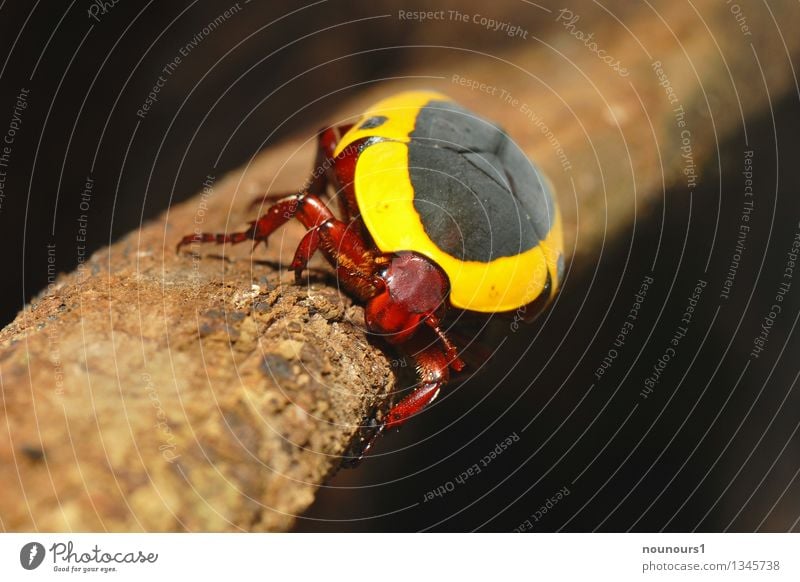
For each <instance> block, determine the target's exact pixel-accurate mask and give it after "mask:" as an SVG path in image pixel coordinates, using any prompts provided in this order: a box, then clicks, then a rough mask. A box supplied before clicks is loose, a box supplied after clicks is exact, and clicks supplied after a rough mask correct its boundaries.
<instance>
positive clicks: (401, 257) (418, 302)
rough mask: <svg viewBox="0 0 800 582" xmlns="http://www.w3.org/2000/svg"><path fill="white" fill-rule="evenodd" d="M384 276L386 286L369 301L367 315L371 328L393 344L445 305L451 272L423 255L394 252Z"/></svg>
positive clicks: (403, 338)
mask: <svg viewBox="0 0 800 582" xmlns="http://www.w3.org/2000/svg"><path fill="white" fill-rule="evenodd" d="M381 279H382V280H383V282H384V285H385V287H384V290H383V292H381V293H379V294H378V295H376V296H375V297H373V298H372V299H371V300H370V301H369V302H368V303H367V307H366V313H365V318H366V322H367V327H368V328H369V329H370V331H372V332H374V333H377V334H383V335H385V336H386V337H385V339H386V340H387V341H389V342H391V343H393V344H399V343H403V342H405V341H407V340H408V339H409V338H410V337H411V336H413V335H414V332H415V331H416V329H417V327H418V326H419V324H420V323H422V322H423V321H424V320H425V319H426V318H428V317H429V316H431V315H434V314H435V313H436V312H441V311H443V310H444V308H445V305H446V301H447V294H448V293H449V291H450V284H449V282H448V280H447V275H445V274H444V272H443V271H442V270H441V269H440V268H439V267H438V266H437V265H435V264H434V263H433V262H432V261H430V260H429V259H427V258H425V257H423V256H422V255H418V254H416V253H398V254H395V255H393V256H392V259H391V262H390V263H389V266H388V267H386V270H385V271H384V272H383V273H382V274H381Z"/></svg>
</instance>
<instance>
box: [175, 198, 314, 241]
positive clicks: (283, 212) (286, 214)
mask: <svg viewBox="0 0 800 582" xmlns="http://www.w3.org/2000/svg"><path fill="white" fill-rule="evenodd" d="M307 198H309V196H306V195H303V194H293V195H291V196H288V197H286V198H284V199H283V200H279V201H278V202H276V203H275V204H273V205H272V206H271V207H270V208H269V210H267V212H266V213H265V214H264V215H263V216H261V218H259V219H258V220H256V221H254V222H252V223H251V225H250V228H248V229H247V230H245V231H243V232H233V233H231V234H225V233H218V234H217V233H209V232H201V233H194V234H187V235H186V236H184V237H183V238H182V239H181V240H180V242H178V246H177V248H176V249H175V250H176V251H180V250H181V247H183V246H185V245H188V244H192V243H207V242H215V243H217V244H223V243H231V244H237V243H240V242H244V241H246V240H253V241H255V243H256V245H257V244H258V243H259V242H262V241H263V242H264V243H266V241H267V239H268V238H269V235H271V234H272V233H273V232H275V231H276V230H278V229H279V228H280V227H281V226H283V225H284V224H286V223H287V222H288V221H289V220H291V219H292V218H293V217H294V216H295V215H296V214H297V212H298V210H299V209H300V207H301V206H303V201H304V200H305V199H307ZM320 204H322V203H320ZM323 206H324V205H323Z"/></svg>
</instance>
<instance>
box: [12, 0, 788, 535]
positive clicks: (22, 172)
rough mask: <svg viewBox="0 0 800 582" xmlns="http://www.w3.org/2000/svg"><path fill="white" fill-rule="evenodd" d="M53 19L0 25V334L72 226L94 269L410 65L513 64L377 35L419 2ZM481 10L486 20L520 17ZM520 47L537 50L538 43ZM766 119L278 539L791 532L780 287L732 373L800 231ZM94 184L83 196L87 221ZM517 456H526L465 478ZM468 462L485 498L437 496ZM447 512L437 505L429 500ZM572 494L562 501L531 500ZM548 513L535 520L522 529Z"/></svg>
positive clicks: (774, 124)
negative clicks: (4, 162) (82, 231)
mask: <svg viewBox="0 0 800 582" xmlns="http://www.w3.org/2000/svg"><path fill="white" fill-rule="evenodd" d="M575 4H576V5H578V6H581V5H582V4H583V3H582V2H576V3H575ZM71 6H72V7H71V8H67V7H66V6H64V7H61V6H59V7H58V8H56V7H53V6H47V7H43V6H40V5H38V4H37V5H36V8H34V9H33V11H31V10H32V8H31V6H30V5H29V4H28V3H25V2H19V1H17V2H6V3H5V4H3V5H2V7H0V46H2V49H3V50H2V51H1V52H0V54H1V55H2V57H1V58H0V60H2V65H0V67H1V68H0V79H1V81H0V87H2V89H0V127H2V128H5V127H6V124H7V121H8V120H10V119H11V118H12V114H13V111H14V107H15V103H16V102H17V95H18V94H19V93H20V90H21V89H27V90H29V95H28V98H27V103H28V106H27V108H26V109H25V110H24V111H23V113H22V116H21V117H22V120H21V126H20V129H19V130H18V132H17V134H16V135H15V138H14V143H13V146H12V150H11V153H10V163H9V164H8V167H7V168H5V169H6V170H7V177H6V182H5V188H4V193H5V197H4V198H3V199H2V205H1V206H0V232H2V234H3V248H4V250H5V256H6V260H5V269H4V279H5V282H4V285H3V287H2V302H0V310H1V311H2V312H1V313H0V321H2V323H3V324H4V325H5V324H6V323H8V322H10V321H11V320H12V319H13V318H14V316H15V315H16V313H17V312H18V311H19V310H20V309H21V308H22V307H23V305H24V304H25V303H26V302H28V301H29V300H30V299H31V298H33V297H34V296H35V295H36V294H37V293H39V292H40V291H41V290H42V289H43V288H44V287H45V286H46V285H47V283H48V278H47V277H48V272H47V260H48V253H47V246H48V245H55V248H56V249H57V251H56V254H55V257H56V267H57V270H58V271H70V270H72V269H74V268H75V267H76V265H77V262H78V256H77V254H76V253H75V236H76V231H77V224H78V223H77V219H78V217H79V216H80V215H81V214H88V215H89V217H90V220H89V222H88V230H87V249H88V252H89V253H91V251H93V250H96V249H98V248H101V247H102V246H105V245H108V244H109V243H111V242H113V241H114V240H116V239H117V238H119V237H120V236H122V235H123V234H125V233H127V232H130V231H131V230H134V229H136V228H137V227H138V226H139V225H140V223H141V222H142V221H144V220H147V219H149V218H152V217H154V216H156V215H158V214H159V213H160V212H162V211H163V210H164V209H166V208H167V207H168V206H169V205H170V204H172V203H175V202H177V201H181V200H184V199H186V198H188V197H190V196H191V195H193V194H195V193H196V192H197V191H199V190H200V189H201V187H202V182H203V180H204V179H205V176H206V175H208V174H214V175H216V176H221V175H223V174H224V173H225V172H226V171H228V170H231V169H234V168H236V167H238V166H240V165H242V164H243V163H246V162H247V161H248V160H249V159H250V158H251V157H252V156H254V155H255V154H256V153H257V152H258V151H260V150H261V149H263V148H265V147H268V146H269V145H270V144H273V143H275V142H278V141H279V140H281V139H283V138H286V137H288V136H300V135H302V136H305V135H308V134H309V132H313V131H315V130H316V128H318V127H319V126H321V125H322V124H324V123H325V122H326V120H327V118H328V115H329V112H330V111H331V110H332V109H335V108H336V107H337V106H338V105H340V104H342V103H344V102H345V101H346V100H347V99H349V98H352V97H353V96H355V95H358V93H359V91H362V90H363V88H364V87H369V86H371V85H373V84H376V83H380V82H382V81H383V80H385V79H391V78H395V77H398V76H402V75H404V72H405V71H406V70H407V69H408V68H409V67H411V66H413V65H414V64H415V63H418V62H420V61H422V60H425V61H428V60H429V61H430V62H435V61H436V60H437V59H442V60H445V59H449V58H452V55H451V54H450V52H449V51H448V50H446V49H445V48H441V46H447V45H451V44H454V45H457V46H461V47H468V48H469V49H471V50H475V51H487V52H492V51H496V50H502V48H503V46H504V44H506V43H510V42H513V39H510V38H509V37H507V36H504V35H501V34H495V33H491V32H489V31H485V30H482V29H480V28H479V27H471V28H469V29H466V30H468V32H469V34H468V35H465V29H464V28H458V27H454V26H450V27H448V26H445V25H437V24H436V23H427V24H420V25H417V26H410V25H409V26H398V25H397V20H396V19H394V18H389V17H386V16H385V15H387V14H394V13H396V12H397V10H398V9H401V8H402V9H408V10H419V9H425V8H428V9H430V8H429V3H423V2H421V1H420V2H408V1H406V2H396V1H390V2H382V3H380V4H376V3H370V2H349V1H344V0H341V1H338V0H331V1H329V2H316V3H300V2H298V3H294V2H292V3H290V2H277V3H272V2H270V3H256V2H253V3H245V2H241V3H240V4H238V5H236V4H234V3H230V2H217V1H213V2H212V1H198V2H176V3H159V4H158V5H156V4H155V3H149V4H144V5H141V4H134V3H126V2H120V3H118V4H117V5H114V6H113V7H112V6H111V5H110V3H109V4H108V8H107V9H105V10H101V9H99V8H97V7H96V6H97V5H96V4H93V3H89V2H83V3H82V5H81V6H77V5H71ZM93 6H95V8H92V7H93ZM233 6H238V8H237V9H235V10H234V9H232V7H233ZM454 6H456V4H455V3H446V2H438V3H437V8H438V7H444V8H450V7H454ZM459 6H463V3H462V4H459ZM553 6H556V5H555V4H553ZM630 6H631V4H630V3H627V2H620V3H618V6H617V9H618V12H617V14H619V15H621V16H622V17H623V18H624V15H625V11H626V10H628V9H629V7H630ZM90 10H93V11H94V14H95V16H96V19H93V18H91V17H90V15H89V11H90ZM225 10H232V14H231V16H230V17H229V18H227V19H225V21H224V23H222V24H221V25H220V26H219V28H218V29H217V30H215V31H214V32H213V34H209V35H208V36H206V37H204V38H202V39H201V40H200V41H199V42H198V43H197V44H196V46H195V47H194V48H191V50H189V52H188V54H187V56H186V57H185V58H183V59H182V62H181V64H180V66H179V67H177V68H176V69H175V71H174V72H173V73H172V74H171V75H169V76H168V79H167V81H166V82H165V83H164V87H163V88H162V89H161V91H160V93H159V94H158V101H157V102H156V103H155V104H153V107H152V108H151V110H150V111H148V112H147V113H146V115H145V117H144V119H142V118H140V117H138V116H137V110H139V109H140V108H141V107H142V104H143V103H144V101H145V99H146V98H147V95H148V93H149V92H150V91H151V89H152V87H153V85H154V83H155V80H156V79H157V78H158V76H159V74H163V73H162V72H161V71H162V68H163V67H164V66H165V65H166V64H167V63H168V62H170V61H171V60H172V59H173V58H174V57H175V56H176V55H179V54H180V50H181V49H182V48H184V50H185V47H187V45H188V44H189V43H190V41H192V40H193V39H195V40H197V38H196V36H195V35H197V34H198V31H201V30H202V29H203V27H204V26H207V25H208V23H209V22H212V21H214V20H215V19H216V18H217V17H218V16H219V15H220V14H222V13H223V12H224V11H225ZM481 10H483V11H484V12H485V13H487V14H490V15H491V16H492V17H494V18H497V19H498V20H502V19H504V18H506V19H509V18H510V15H515V14H519V13H521V11H523V10H524V6H522V5H521V4H520V3H518V2H506V3H500V4H498V5H496V6H492V7H491V9H489V8H488V7H483V8H481ZM525 26H526V28H527V30H528V31H530V32H531V34H535V33H536V31H537V30H538V28H539V27H540V26H545V24H544V23H539V22H537V21H536V20H528V21H525ZM407 45H416V46H418V48H415V49H413V50H410V49H408V48H405V47H406V46H407ZM440 45H441V46H440ZM420 47H421V48H420ZM768 58H769V56H768V55H762V59H768ZM784 58H785V56H784ZM770 105H771V107H770V109H769V110H765V111H763V112H761V113H760V114H759V115H757V116H754V117H753V118H750V119H747V120H746V129H747V143H745V133H744V129H743V130H742V131H741V132H738V133H736V134H735V135H731V136H729V137H726V138H725V139H724V141H723V142H722V143H721V145H720V150H719V156H720V157H719V162H720V163H719V164H717V160H716V159H714V163H713V164H712V165H711V166H710V167H707V168H705V167H704V168H702V169H701V174H702V175H703V176H704V178H703V180H702V182H701V183H700V187H699V188H698V189H697V190H695V192H694V194H693V195H692V196H691V197H689V196H687V195H686V193H685V191H680V190H674V191H673V190H669V189H668V190H667V192H666V193H665V195H664V197H663V200H661V201H660V202H659V203H658V204H655V205H652V206H651V207H648V208H644V209H640V213H639V215H638V218H637V220H636V223H635V224H634V225H631V228H630V229H629V230H627V231H625V232H622V233H617V234H616V235H615V236H614V238H613V240H607V241H606V242H607V245H606V246H605V247H604V248H603V249H602V254H601V255H600V256H599V258H598V257H595V258H594V259H595V260H588V259H581V260H579V261H577V262H574V263H573V264H572V265H571V266H570V273H569V277H568V280H567V283H566V284H565V286H564V289H563V292H562V293H561V295H560V296H559V298H558V302H557V304H556V306H555V307H554V309H552V310H550V311H549V312H548V314H546V315H545V316H544V319H543V321H546V325H544V324H543V322H539V323H537V324H536V325H534V326H533V327H531V328H529V329H524V330H520V331H518V332H516V333H513V334H510V335H509V337H508V340H507V341H506V343H505V344H504V346H503V349H502V350H501V353H500V354H499V355H498V357H497V359H496V360H494V361H493V362H492V365H491V366H489V367H488V369H487V371H485V372H484V373H483V374H481V375H479V376H476V377H473V378H471V379H470V380H469V381H467V382H465V383H463V384H461V385H460V386H458V387H454V388H453V389H451V390H448V391H447V393H446V394H444V395H443V397H441V398H440V399H439V400H438V401H437V403H436V405H435V406H433V407H432V408H431V409H430V410H429V411H428V412H427V413H426V414H425V415H424V416H423V417H422V418H420V419H417V420H415V421H414V422H411V423H409V424H408V425H407V427H405V428H404V429H403V430H402V431H401V432H399V433H397V434H393V435H391V436H390V437H388V438H384V439H382V441H381V442H380V444H379V446H378V450H377V451H376V455H375V456H374V457H373V458H370V459H369V460H368V461H367V462H366V463H364V464H363V465H362V466H361V467H359V468H358V469H355V470H346V471H341V472H339V473H338V474H337V475H336V476H335V477H334V478H333V479H332V480H331V481H330V482H329V483H328V485H327V486H326V487H325V488H324V490H323V491H322V492H321V494H320V495H319V497H318V499H317V501H316V502H315V503H314V505H312V507H311V508H310V509H309V511H308V512H307V514H306V515H304V516H302V517H301V518H300V519H299V520H298V522H297V526H296V529H297V530H298V531H387V530H388V531H416V530H423V529H430V530H446V531H465V530H475V529H479V530H489V531H510V530H513V529H515V528H518V529H526V530H534V531H555V530H559V529H563V530H565V531H592V530H595V529H599V530H603V531H624V530H628V529H634V530H640V531H657V530H661V529H666V530H670V531H687V530H694V529H698V530H701V531H721V530H725V529H730V530H733V531H751V530H755V529H759V528H760V529H765V530H780V531H785V530H788V529H792V528H794V529H795V530H796V529H797V528H798V521H797V520H798V518H799V517H800V480H798V469H800V439H798V436H797V429H798V426H800V424H799V423H800V414H798V411H799V410H800V396H799V395H798V389H797V386H796V380H797V373H798V369H800V368H799V367H798V364H797V360H795V359H794V357H793V356H794V355H795V354H796V353H797V350H798V348H799V347H800V346H798V341H797V334H796V333H795V332H794V329H795V325H796V321H797V315H798V308H800V301H798V289H799V288H800V283H798V282H797V281H795V283H794V284H793V287H792V288H791V289H790V291H789V293H788V294H787V295H786V299H785V300H784V302H783V303H782V312H781V314H780V316H779V317H778V318H777V319H776V320H775V323H774V324H773V325H772V327H771V331H770V333H769V336H768V343H767V347H766V348H765V350H764V352H763V353H762V354H761V355H760V357H759V358H757V359H753V358H748V355H749V353H750V351H751V349H752V346H753V339H754V337H756V336H757V335H758V334H759V332H760V330H761V325H762V324H763V323H764V318H765V316H766V315H767V314H768V313H769V311H770V309H769V308H770V305H772V304H773V303H774V299H773V298H774V296H775V294H776V289H777V288H778V285H779V284H780V283H781V280H782V279H781V277H782V273H783V268H784V266H785V264H786V261H787V252H788V251H789V249H790V246H791V242H792V240H793V238H794V236H795V233H797V232H798V220H800V202H798V196H797V192H798V187H799V186H800V183H799V182H800V179H798V175H797V171H796V166H794V163H795V160H796V159H797V157H798V153H799V152H798V138H797V136H798V135H800V103H799V102H798V96H797V94H791V92H790V94H789V95H788V96H783V95H782V96H780V97H779V98H777V99H775V100H774V101H773V102H772V103H771V104H770ZM298 110H301V112H300V113H297V112H298ZM512 129H513V128H512ZM746 149H752V150H753V151H754V152H756V159H757V170H758V171H757V172H755V183H754V189H755V191H756V192H757V211H756V212H755V213H754V214H753V218H752V221H751V222H750V223H749V224H750V227H751V230H750V232H749V235H748V238H747V243H746V247H745V249H744V251H743V253H742V260H741V263H740V266H739V269H738V272H737V274H736V283H735V285H734V287H733V293H732V295H731V298H730V299H729V300H727V301H725V302H720V301H719V299H718V297H719V290H720V287H721V284H722V281H723V280H724V278H725V274H726V272H727V270H728V267H729V264H730V255H731V250H732V249H733V248H734V246H735V244H736V234H737V233H736V225H737V224H739V220H740V214H741V192H742V189H743V176H742V165H743V161H742V158H743V154H742V152H743V151H744V150H746ZM310 163H311V160H309V164H310ZM87 176H88V177H91V178H92V180H93V181H94V187H93V191H92V197H91V202H90V208H89V210H88V211H86V212H84V211H83V210H81V208H80V200H81V198H80V196H81V192H82V191H83V190H84V184H85V183H86V179H87ZM301 180H302V178H300V177H299V178H298V183H299V182H300V181H301ZM718 225H723V227H721V228H717V227H718ZM714 233H716V236H712V235H713V234H714ZM62 249H66V250H64V251H62ZM647 275H651V276H652V277H653V279H654V284H653V285H652V286H651V288H650V290H649V291H648V294H647V298H646V300H645V301H644V303H643V307H642V309H641V312H640V315H639V319H638V320H637V322H636V325H635V329H634V330H633V331H632V332H631V335H630V336H629V339H628V341H627V343H626V345H625V348H624V349H621V350H619V351H620V355H619V357H618V358H617V359H616V360H615V361H614V363H613V366H612V367H611V368H610V369H609V371H608V372H607V373H606V375H604V376H603V377H602V379H601V380H598V381H595V380H594V372H595V369H596V368H597V367H598V365H599V363H600V362H601V361H602V359H603V358H604V357H605V356H606V354H607V352H608V350H609V348H611V347H612V345H613V341H614V338H615V336H616V335H617V333H618V331H619V328H620V325H621V322H622V321H624V319H625V315H626V314H627V312H628V310H629V309H630V306H631V304H632V302H633V298H634V295H635V293H636V292H637V291H638V290H639V287H640V284H641V281H642V279H643V278H644V277H645V276H647ZM701 278H702V279H704V280H706V281H708V286H707V287H706V288H705V291H704V293H703V295H702V296H701V299H700V302H699V305H698V308H697V311H696V312H695V314H694V318H693V321H692V329H691V333H690V334H688V335H687V337H686V338H684V339H683V340H682V341H681V343H680V345H679V348H678V349H677V355H676V357H675V359H674V360H673V361H672V362H671V363H670V364H669V365H668V366H667V367H666V369H665V370H664V372H663V375H662V376H661V378H660V381H659V383H658V384H657V386H656V387H655V388H654V390H653V393H652V394H651V395H649V397H648V398H647V399H643V398H641V397H640V396H639V391H640V390H641V388H642V386H643V381H644V379H645V378H646V377H647V376H648V375H650V374H651V372H652V367H653V364H654V363H655V362H656V361H657V360H658V358H659V357H661V356H662V354H663V353H664V350H665V348H666V347H667V346H668V345H669V341H670V338H671V337H672V336H673V333H674V332H675V328H676V322H678V321H679V320H680V316H681V313H682V312H683V310H684V308H685V306H686V303H687V298H688V296H689V295H690V294H691V293H692V289H693V288H694V287H695V284H696V282H697V280H698V279H701ZM543 330H544V333H541V332H543ZM556 330H560V331H558V332H556ZM554 333H556V334H557V337H553V334H554ZM551 358H552V359H551ZM512 434H515V435H517V436H518V437H519V439H518V440H517V441H516V442H514V443H513V444H512V445H511V446H509V447H508V448H507V449H506V450H504V451H503V452H502V454H500V455H498V456H497V457H496V458H494V459H493V460H491V462H489V463H488V464H487V465H486V466H485V467H484V466H481V464H480V461H481V459H482V458H484V457H485V455H487V454H489V453H490V451H492V450H493V449H495V447H496V446H497V444H498V443H500V442H501V441H503V440H504V439H506V437H508V436H509V435H512ZM389 453H391V454H389ZM476 463H478V464H479V466H481V471H480V473H479V474H475V475H473V476H470V477H469V478H468V479H466V480H465V481H464V483H463V484H460V483H457V482H456V481H455V478H456V477H457V476H459V475H460V474H461V473H462V472H464V471H466V470H467V469H469V468H470V467H472V466H473V465H474V464H476ZM448 483H450V484H451V485H448ZM440 487H441V488H444V489H445V490H447V489H452V491H446V493H445V494H444V495H441V496H433V498H432V499H430V500H428V501H425V499H426V494H427V493H428V492H431V491H435V490H437V489H439V488H440ZM564 488H566V490H568V491H569V494H568V495H565V496H563V493H562V496H563V498H561V499H557V501H555V502H554V501H548V499H550V498H554V497H555V496H556V495H557V493H558V492H559V491H564ZM439 490H440V491H441V489H439ZM427 497H430V495H427ZM548 505H549V506H550V507H548ZM542 506H545V508H546V509H547V511H546V512H540V513H537V511H540V509H541V507H542ZM526 520H527V522H526ZM526 523H527V525H526Z"/></svg>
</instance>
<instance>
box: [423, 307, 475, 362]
mask: <svg viewBox="0 0 800 582" xmlns="http://www.w3.org/2000/svg"><path fill="white" fill-rule="evenodd" d="M425 323H426V324H427V325H428V327H430V328H431V329H432V330H433V332H434V333H435V334H436V337H438V338H439V341H441V342H442V345H443V346H444V353H445V355H446V356H447V361H448V362H449V365H450V367H451V368H453V370H455V371H456V372H460V371H461V370H463V369H464V365H465V364H464V361H463V360H462V359H461V358H459V357H458V348H457V347H456V345H455V344H454V343H453V342H452V341H451V340H450V338H449V337H448V336H447V334H446V333H445V332H444V330H443V329H442V328H441V325H440V322H439V318H438V317H436V316H435V315H433V314H431V315H429V316H428V317H427V318H426V319H425Z"/></svg>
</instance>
